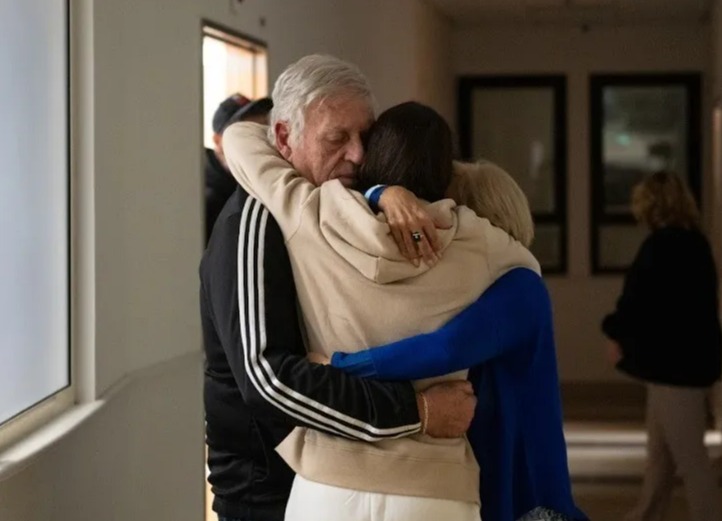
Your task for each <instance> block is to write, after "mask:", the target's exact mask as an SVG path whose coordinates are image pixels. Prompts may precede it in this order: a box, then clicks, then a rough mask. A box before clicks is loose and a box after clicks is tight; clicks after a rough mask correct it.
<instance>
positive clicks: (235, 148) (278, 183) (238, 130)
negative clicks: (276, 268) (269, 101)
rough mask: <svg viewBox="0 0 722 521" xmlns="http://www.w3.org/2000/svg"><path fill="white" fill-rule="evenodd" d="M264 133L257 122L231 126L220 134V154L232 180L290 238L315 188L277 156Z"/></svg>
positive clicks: (262, 126)
mask: <svg viewBox="0 0 722 521" xmlns="http://www.w3.org/2000/svg"><path fill="white" fill-rule="evenodd" d="M266 130H267V127H266V126H264V125H259V124H257V123H248V122H245V123H235V124H233V125H231V126H230V127H228V128H227V129H226V130H225V132H223V151H224V154H225V157H226V162H227V163H228V168H229V169H230V171H231V174H233V177H235V179H236V181H238V183H239V184H240V185H241V186H242V187H243V189H244V190H245V191H246V192H248V193H249V194H250V195H252V196H253V197H255V198H256V199H258V200H259V201H261V202H262V203H263V205H264V206H265V207H267V208H268V209H269V210H270V212H271V214H272V215H273V217H274V218H275V219H276V220H277V221H278V224H279V226H280V227H281V229H282V230H283V233H284V235H285V236H286V239H290V238H291V236H292V235H293V233H294V232H295V231H296V229H297V228H298V225H299V223H300V219H301V214H302V213H303V209H304V207H305V204H306V202H307V201H308V200H309V198H310V197H311V195H312V194H313V192H314V191H315V190H316V187H315V186H314V185H313V184H312V183H311V182H310V181H308V180H306V179H305V178H304V177H302V176H301V175H300V174H299V173H298V172H297V171H296V170H294V168H293V166H292V165H291V164H290V163H289V162H288V161H286V160H285V159H283V158H282V157H281V156H280V155H279V154H278V151H277V150H276V149H275V148H274V147H273V145H271V143H270V142H269V141H268V137H267V136H266Z"/></svg>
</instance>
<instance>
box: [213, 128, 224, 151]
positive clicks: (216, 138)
mask: <svg viewBox="0 0 722 521" xmlns="http://www.w3.org/2000/svg"><path fill="white" fill-rule="evenodd" d="M213 144H214V145H215V146H216V153H218V154H220V155H223V134H219V133H216V132H214V133H213Z"/></svg>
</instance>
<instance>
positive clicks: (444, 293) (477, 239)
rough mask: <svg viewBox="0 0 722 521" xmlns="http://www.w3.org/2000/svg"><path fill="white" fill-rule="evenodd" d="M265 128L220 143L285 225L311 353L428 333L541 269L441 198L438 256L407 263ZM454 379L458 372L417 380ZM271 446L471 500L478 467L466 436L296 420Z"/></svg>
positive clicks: (321, 470) (322, 478) (333, 480)
mask: <svg viewBox="0 0 722 521" xmlns="http://www.w3.org/2000/svg"><path fill="white" fill-rule="evenodd" d="M266 132H267V127H265V126H262V125H258V124H255V123H237V124H234V125H232V126H231V127H229V128H228V129H227V130H226V131H225V132H224V135H223V149H224V152H225V155H226V160H227V162H228V166H229V168H230V169H231V172H232V173H233V176H234V177H235V178H236V179H237V180H238V182H239V183H240V184H241V186H242V187H243V188H244V189H245V190H246V191H247V192H248V193H249V194H250V195H251V196H253V197H255V198H257V199H258V200H260V201H261V202H262V203H263V205H264V206H265V207H266V208H267V210H268V211H270V213H271V214H272V215H273V217H274V218H275V219H276V221H277V222H278V224H279V226H280V228H281V230H282V232H283V235H284V237H285V239H286V246H287V248H288V252H289V255H290V258H291V264H292V267H293V274H294V279H295V282H296V289H297V291H298V298H299V301H300V305H301V310H302V316H303V321H304V325H305V328H306V331H307V335H308V346H307V347H308V349H309V350H310V351H314V352H319V353H323V354H325V355H326V356H331V355H332V354H333V353H334V352H336V351H347V352H348V351H355V350H362V349H365V348H367V347H368V346H377V345H381V344H386V343H389V342H393V341H395V340H400V339H402V338H406V337H409V336H413V335H418V334H421V333H427V332H431V331H434V330H436V329H438V328H439V327H441V326H442V325H444V324H445V323H446V322H447V321H448V320H449V319H451V318H452V317H453V316H454V315H456V314H457V313H459V312H460V311H461V310H462V309H464V308H465V307H467V306H468V305H469V304H471V303H472V302H474V301H475V300H476V299H477V298H478V297H479V296H480V294H481V293H482V292H483V291H484V290H485V289H486V288H487V287H489V286H490V285H491V284H492V283H493V282H494V281H495V280H496V279H497V278H499V277H500V276H501V275H503V274H504V273H505V272H507V271H508V270H510V269H512V268H516V267H526V268H529V269H532V270H534V271H536V272H537V273H538V272H539V264H538V263H537V261H536V259H535V258H534V257H533V256H532V254H531V253H530V252H529V251H528V250H527V249H526V248H524V247H523V246H522V245H521V244H519V243H518V242H516V241H515V240H513V239H512V238H511V237H510V236H509V235H508V234H506V233H505V232H504V231H502V230H500V229H499V228H496V227H494V226H492V225H491V224H490V223H489V221H488V220H487V219H482V218H479V217H477V216H476V214H474V212H472V211H471V210H469V209H468V208H466V207H459V206H456V204H455V203H454V202H453V201H452V200H450V199H445V200H443V201H439V202H436V203H433V204H430V205H429V210H430V211H431V212H433V213H434V214H435V215H437V216H439V217H441V218H443V219H445V220H446V221H447V222H448V224H450V225H451V228H450V229H448V230H439V234H440V239H441V241H442V243H443V259H442V260H441V261H440V262H439V263H438V264H437V265H436V266H434V267H433V268H429V267H428V266H426V265H425V264H423V263H422V265H421V266H419V267H415V266H414V265H413V264H411V263H410V262H409V261H408V260H406V259H405V258H404V257H403V256H402V255H401V253H400V252H399V249H398V247H397V246H396V243H395V242H394V240H393V237H392V236H391V235H390V232H389V227H388V225H387V224H386V222H385V221H384V219H383V216H381V215H379V216H377V215H374V214H373V213H372V212H371V210H370V209H369V207H368V205H367V203H366V201H365V199H364V197H363V195H362V194H360V193H358V192H355V191H352V190H348V189H346V188H344V187H343V185H342V184H341V183H340V182H339V181H336V180H334V181H329V182H326V183H324V184H323V185H322V186H320V187H316V186H314V185H313V184H312V183H310V182H309V181H307V180H306V179H305V178H303V177H301V176H300V175H299V174H298V173H297V172H296V171H295V170H294V169H293V168H292V166H291V165H290V164H289V163H288V162H287V161H285V160H284V159H283V158H281V157H280V156H279V155H278V152H277V151H276V149H275V148H274V147H273V146H272V145H271V144H270V143H269V141H268V139H267V136H266ZM265 211H266V210H263V212H265ZM249 218H250V217H249ZM258 218H263V215H261V216H258ZM462 378H466V371H463V372H460V373H455V374H451V375H446V376H445V377H440V378H436V379H431V380H424V381H418V382H415V386H416V388H417V389H419V390H422V389H424V388H426V387H428V386H429V385H430V384H431V383H433V382H436V381H439V380H449V379H462ZM432 414H433V411H432ZM277 451H278V452H279V453H280V454H281V456H282V457H283V458H284V460H285V461H286V462H287V463H288V464H289V466H290V467H291V468H292V469H293V470H294V471H295V472H296V473H298V474H299V475H301V476H303V477H304V478H306V479H309V480H312V481H316V482H320V483H325V484H328V485H333V486H337V487H344V488H349V489H354V490H363V491H370V492H379V493H387V494H398V495H408V496H421V497H431V498H439V499H449V500H457V501H468V502H475V503H479V467H478V464H477V462H476V460H475V458H474V455H473V453H472V450H471V447H470V445H469V443H468V441H467V440H466V438H465V437H464V438H457V439H435V438H431V437H429V436H425V435H421V434H415V435H413V436H410V437H406V438H398V439H387V440H384V441H379V442H376V443H367V442H361V441H354V440H349V439H346V438H341V437H334V436H331V435H329V434H325V433H322V432H319V431H315V430H312V429H308V428H296V429H295V430H294V431H293V432H292V433H291V434H290V435H289V436H288V437H287V438H286V439H285V440H284V441H283V442H282V443H281V444H280V445H279V446H278V447H277Z"/></svg>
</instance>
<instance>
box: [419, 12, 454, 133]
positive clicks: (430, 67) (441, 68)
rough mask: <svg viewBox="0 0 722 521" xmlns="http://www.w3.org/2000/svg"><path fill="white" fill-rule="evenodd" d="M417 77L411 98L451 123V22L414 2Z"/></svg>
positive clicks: (452, 79) (452, 82)
mask: <svg viewBox="0 0 722 521" xmlns="http://www.w3.org/2000/svg"><path fill="white" fill-rule="evenodd" d="M415 11H416V23H415V27H414V28H415V40H416V51H415V52H416V60H415V65H416V71H415V72H416V77H415V93H414V99H416V100H418V101H420V102H422V103H426V104H428V105H430V106H432V107H434V108H435V109H436V110H438V111H439V113H440V114H441V115H442V116H444V118H446V120H447V121H448V122H449V124H450V125H452V127H453V124H454V120H455V112H454V111H455V106H454V70H453V60H452V55H451V44H452V34H453V33H452V31H453V27H452V25H451V22H450V21H449V20H447V19H446V18H444V17H443V16H441V15H439V13H438V11H436V9H435V8H433V7H431V6H430V5H428V4H426V3H421V2H420V3H417V5H416V10H415Z"/></svg>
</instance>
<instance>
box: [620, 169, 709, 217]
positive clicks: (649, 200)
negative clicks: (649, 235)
mask: <svg viewBox="0 0 722 521" xmlns="http://www.w3.org/2000/svg"><path fill="white" fill-rule="evenodd" d="M632 213H633V214H634V217H635V218H636V219H637V221H639V222H640V223H642V224H645V225H647V226H648V227H649V228H651V229H652V230H657V229H659V228H663V227H665V226H679V227H681V228H698V227H699V221H700V216H699V209H698V208H697V203H696V202H695V200H694V196H693V195H692V192H691V191H690V189H689V187H688V186H687V184H686V183H685V182H684V181H683V180H682V179H680V178H679V177H678V176H676V175H674V174H671V173H669V172H657V173H656V174H652V175H651V176H649V177H647V178H646V179H644V180H643V181H641V182H640V183H638V184H637V185H636V186H635V187H634V189H633V190H632Z"/></svg>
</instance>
